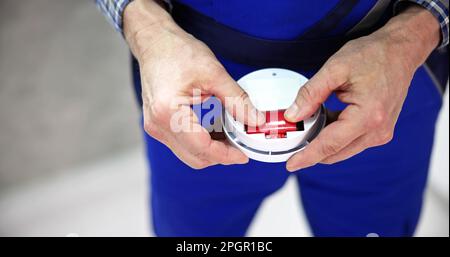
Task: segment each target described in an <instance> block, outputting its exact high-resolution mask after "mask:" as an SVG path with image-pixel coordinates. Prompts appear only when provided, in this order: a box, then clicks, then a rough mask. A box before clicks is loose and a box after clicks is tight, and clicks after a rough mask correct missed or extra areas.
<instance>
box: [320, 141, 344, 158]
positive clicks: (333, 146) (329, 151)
mask: <svg viewBox="0 0 450 257" xmlns="http://www.w3.org/2000/svg"><path fill="white" fill-rule="evenodd" d="M339 149H340V147H339V144H337V143H332V142H329V143H326V144H324V145H323V146H322V148H321V151H322V154H323V155H324V156H330V155H333V154H336V153H337V152H338V151H339Z"/></svg>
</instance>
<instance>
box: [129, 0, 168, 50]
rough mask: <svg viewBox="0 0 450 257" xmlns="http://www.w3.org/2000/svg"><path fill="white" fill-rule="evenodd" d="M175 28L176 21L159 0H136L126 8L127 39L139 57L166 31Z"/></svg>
mask: <svg viewBox="0 0 450 257" xmlns="http://www.w3.org/2000/svg"><path fill="white" fill-rule="evenodd" d="M175 29H176V24H175V22H174V21H173V19H172V17H171V16H170V14H169V13H168V12H167V11H166V10H165V8H164V7H163V5H162V4H161V2H160V1H159V0H134V1H132V2H131V3H130V4H128V5H127V7H126V8H125V10H124V13H123V32H124V36H125V40H126V41H127V43H128V45H129V47H130V49H131V51H132V52H133V54H134V55H135V57H136V58H138V59H139V57H140V56H142V55H143V54H144V53H145V52H146V51H147V50H148V48H149V47H151V46H153V45H154V44H153V43H154V42H155V41H156V40H158V39H159V38H160V37H161V36H162V34H163V32H164V31H171V30H175Z"/></svg>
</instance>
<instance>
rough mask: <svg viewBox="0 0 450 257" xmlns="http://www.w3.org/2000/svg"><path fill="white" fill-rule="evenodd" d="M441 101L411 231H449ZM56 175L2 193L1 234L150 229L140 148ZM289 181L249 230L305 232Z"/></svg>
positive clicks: (124, 233) (445, 121) (445, 129)
mask: <svg viewBox="0 0 450 257" xmlns="http://www.w3.org/2000/svg"><path fill="white" fill-rule="evenodd" d="M446 101H447V103H446V106H445V108H444V110H443V112H442V113H441V118H440V122H439V124H438V131H437V135H438V136H437V139H436V145H435V149H434V156H433V162H432V166H431V175H430V179H429V183H428V184H429V186H428V189H427V193H426V201H425V206H424V210H423V213H422V217H421V220H420V224H419V227H418V230H417V233H416V235H417V236H447V237H448V236H449V184H448V182H449V175H448V173H449V157H448V156H449V144H448V142H449V141H448V134H449V132H448V131H449V125H448V119H449V117H448V115H449V111H448V94H447V96H446ZM57 174H61V175H58V176H57V177H51V178H47V179H42V180H41V181H34V182H33V183H32V184H27V185H23V186H22V187H15V188H14V189H12V190H9V191H6V192H2V194H1V195H0V236H151V235H152V232H151V231H152V230H151V225H150V223H149V220H150V217H149V211H148V202H147V201H148V194H147V173H146V163H145V160H144V156H143V153H142V151H141V149H131V150H129V151H126V152H124V153H122V154H117V155H114V156H110V157H109V158H107V159H104V160H101V161H99V162H96V163H93V164H91V165H87V166H85V167H78V168H75V169H72V170H68V171H66V172H60V173H57ZM295 187H296V183H295V181H294V180H292V179H291V180H289V181H288V183H287V184H286V185H285V187H283V188H282V189H281V190H280V191H278V192H277V193H275V194H274V195H272V196H271V197H270V198H268V199H267V200H266V201H265V202H264V204H263V206H262V208H261V209H260V210H259V212H258V214H257V217H256V218H255V220H254V222H253V224H252V225H251V227H250V229H249V233H248V235H249V236H309V235H310V232H309V229H308V225H307V223H306V221H305V219H304V215H303V213H302V211H301V208H300V205H299V204H297V203H298V202H299V199H298V194H297V190H296V188H295ZM292 203H295V204H292ZM281 210H282V211H281Z"/></svg>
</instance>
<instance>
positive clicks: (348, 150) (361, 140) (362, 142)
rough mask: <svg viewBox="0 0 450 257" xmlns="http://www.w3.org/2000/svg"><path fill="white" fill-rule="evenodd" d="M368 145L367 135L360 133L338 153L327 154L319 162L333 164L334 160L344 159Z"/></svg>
mask: <svg viewBox="0 0 450 257" xmlns="http://www.w3.org/2000/svg"><path fill="white" fill-rule="evenodd" d="M369 147H370V138H369V136H367V135H362V136H360V137H358V138H356V139H355V140H354V141H353V142H351V143H350V144H349V145H347V146H346V147H344V148H343V149H342V150H341V151H340V152H339V153H337V154H333V155H331V156H328V157H327V158H325V159H323V160H322V161H321V163H324V164H333V163H336V162H340V161H344V160H346V159H348V158H350V157H352V156H354V155H357V154H359V153H360V152H362V151H364V150H365V149H367V148H369Z"/></svg>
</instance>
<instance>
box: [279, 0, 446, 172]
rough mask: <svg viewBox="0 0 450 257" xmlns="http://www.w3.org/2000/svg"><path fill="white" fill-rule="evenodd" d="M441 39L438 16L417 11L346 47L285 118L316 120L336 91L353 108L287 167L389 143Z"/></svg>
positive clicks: (333, 159) (303, 91)
mask: <svg viewBox="0 0 450 257" xmlns="http://www.w3.org/2000/svg"><path fill="white" fill-rule="evenodd" d="M439 39H440V34H439V24H438V22H437V20H436V19H435V18H434V16H433V15H432V14H431V13H429V12H428V11H427V10H425V9H422V8H420V7H415V6H413V7H410V8H408V9H407V10H405V11H404V12H402V13H401V14H400V15H398V16H396V17H394V18H392V19H391V20H390V21H389V22H388V23H387V24H386V25H385V26H384V27H383V28H381V29H380V30H378V31H376V32H374V33H373V34H371V35H369V36H366V37H362V38H358V39H356V40H353V41H350V42H348V43H347V44H346V45H344V46H343V47H342V48H341V49H340V50H339V51H338V52H337V53H336V54H334V55H333V56H332V57H331V58H330V59H329V60H328V61H327V62H326V63H325V64H324V66H323V67H322V68H321V69H320V70H319V71H318V72H317V73H316V74H315V76H314V77H312V78H311V79H310V80H309V81H308V82H307V84H306V85H305V86H303V87H302V88H301V89H300V91H299V93H298V96H297V99H296V101H295V102H294V104H292V106H291V107H290V108H289V109H288V110H287V111H286V113H285V116H286V119H287V120H289V121H293V122H297V121H300V120H303V119H305V118H307V117H309V116H311V115H312V114H313V113H314V112H315V111H316V110H317V109H318V108H319V107H320V105H321V104H322V103H323V102H325V100H326V99H327V98H328V96H329V95H330V94H331V93H332V92H334V93H335V94H336V96H337V97H338V99H339V100H340V101H342V102H344V103H346V104H348V105H347V107H346V108H345V109H344V110H343V111H342V112H341V113H340V114H339V115H338V117H337V120H336V121H334V122H331V123H330V124H329V125H328V126H327V127H325V128H324V129H323V130H322V131H321V132H320V134H319V135H318V136H317V138H315V139H314V140H313V141H312V142H311V143H310V144H309V145H308V146H307V147H306V148H305V150H303V151H300V152H298V153H297V154H295V155H294V156H292V157H291V158H290V159H289V161H288V162H287V164H286V168H287V169H288V170H289V171H294V170H298V169H302V168H306V167H309V166H312V165H315V164H317V163H324V164H332V163H335V162H339V161H342V160H345V159H347V158H350V157H351V156H353V155H356V154H358V153H360V152H362V151H363V150H365V149H367V148H369V147H374V146H379V145H383V144H386V143H388V142H389V141H390V140H391V139H392V137H393V134H394V127H395V124H396V122H397V119H398V117H399V114H400V111H401V109H402V105H403V102H404V100H405V98H406V95H407V92H408V88H409V85H410V83H411V80H412V77H413V75H414V72H415V71H416V69H417V68H418V67H419V66H420V65H421V64H422V63H423V62H424V61H425V60H426V57H427V56H428V55H429V54H430V52H431V51H432V50H433V49H434V48H435V47H436V46H437V45H438V43H439Z"/></svg>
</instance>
